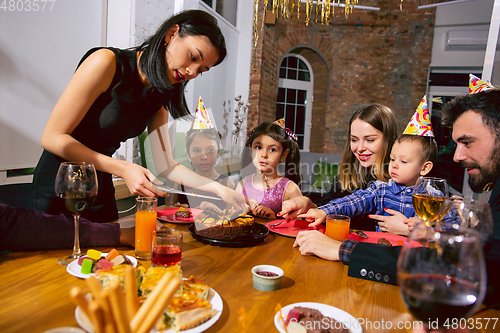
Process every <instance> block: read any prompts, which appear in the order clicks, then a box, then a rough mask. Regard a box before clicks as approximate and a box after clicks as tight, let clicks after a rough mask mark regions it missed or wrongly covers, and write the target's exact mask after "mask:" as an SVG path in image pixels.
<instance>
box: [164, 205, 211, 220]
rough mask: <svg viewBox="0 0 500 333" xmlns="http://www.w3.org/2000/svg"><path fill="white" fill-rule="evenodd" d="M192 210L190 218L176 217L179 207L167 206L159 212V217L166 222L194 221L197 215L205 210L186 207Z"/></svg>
mask: <svg viewBox="0 0 500 333" xmlns="http://www.w3.org/2000/svg"><path fill="white" fill-rule="evenodd" d="M185 209H187V210H189V211H190V212H191V217H189V218H186V219H185V218H180V217H175V212H177V211H178V210H179V208H178V207H177V208H165V209H160V210H159V211H158V214H157V218H158V220H160V221H164V222H171V223H193V222H194V219H195V217H196V216H197V215H198V214H200V213H201V212H203V210H202V209H197V208H185Z"/></svg>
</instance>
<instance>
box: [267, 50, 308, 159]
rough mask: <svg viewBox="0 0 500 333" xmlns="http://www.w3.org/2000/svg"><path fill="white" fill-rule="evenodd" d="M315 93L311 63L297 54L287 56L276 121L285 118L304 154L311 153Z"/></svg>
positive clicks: (277, 101) (283, 62) (283, 63)
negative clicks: (313, 93)
mask: <svg viewBox="0 0 500 333" xmlns="http://www.w3.org/2000/svg"><path fill="white" fill-rule="evenodd" d="M312 92H313V82H312V70H311V68H310V66H309V64H308V63H307V60H306V59H305V58H303V57H302V56H300V55H297V54H293V55H292V54H290V55H287V56H285V58H284V59H283V61H282V62H281V66H280V78H279V83H278V96H277V98H276V119H280V118H285V125H286V127H288V128H289V129H291V130H292V131H293V132H294V133H295V134H296V135H297V138H298V143H299V147H300V150H302V151H309V141H310V132H311V110H312V100H313V96H312Z"/></svg>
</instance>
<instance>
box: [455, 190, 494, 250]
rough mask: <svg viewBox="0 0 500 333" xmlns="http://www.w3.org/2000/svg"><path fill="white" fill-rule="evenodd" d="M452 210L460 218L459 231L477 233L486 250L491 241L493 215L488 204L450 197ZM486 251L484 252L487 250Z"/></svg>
mask: <svg viewBox="0 0 500 333" xmlns="http://www.w3.org/2000/svg"><path fill="white" fill-rule="evenodd" d="M451 202H452V204H453V209H454V210H456V211H457V213H458V215H459V216H460V218H461V222H462V223H461V226H460V228H461V229H466V228H472V229H474V230H476V231H477V232H479V234H480V235H481V240H482V242H483V246H485V247H486V248H487V249H488V248H489V247H490V246H491V245H492V241H493V215H492V213H491V208H490V204H489V203H487V202H484V201H480V200H475V199H471V198H460V197H452V198H451ZM487 249H486V250H487Z"/></svg>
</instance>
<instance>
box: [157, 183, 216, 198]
mask: <svg viewBox="0 0 500 333" xmlns="http://www.w3.org/2000/svg"><path fill="white" fill-rule="evenodd" d="M151 184H152V185H154V186H156V187H157V188H159V189H160V190H162V191H163V192H169V193H177V194H183V195H187V196H191V197H198V198H204V199H212V200H222V199H221V198H219V197H211V196H209V195H203V194H198V193H189V192H184V191H181V190H177V189H175V188H173V187H170V186H167V185H156V184H154V183H151Z"/></svg>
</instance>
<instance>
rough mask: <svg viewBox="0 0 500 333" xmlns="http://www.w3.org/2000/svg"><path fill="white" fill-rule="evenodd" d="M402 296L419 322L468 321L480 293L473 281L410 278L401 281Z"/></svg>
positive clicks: (421, 276)
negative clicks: (463, 319) (465, 319)
mask: <svg viewBox="0 0 500 333" xmlns="http://www.w3.org/2000/svg"><path fill="white" fill-rule="evenodd" d="M400 283H401V285H400V288H401V296H402V299H403V302H404V303H405V305H406V307H407V308H408V310H409V311H410V312H411V313H412V314H413V315H414V316H415V317H416V318H417V319H419V320H421V321H423V322H428V321H429V319H431V320H436V319H437V320H438V323H441V324H444V323H445V322H446V320H447V319H449V320H451V319H453V318H458V319H460V318H464V317H466V316H467V314H469V313H470V312H471V310H472V309H473V308H474V306H475V305H476V302H477V301H478V298H479V296H480V292H479V290H478V287H477V286H474V284H472V283H471V282H469V281H464V280H460V279H457V278H450V277H447V276H444V275H437V274H414V275H408V276H407V277H406V278H403V279H402V280H401V282H400Z"/></svg>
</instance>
